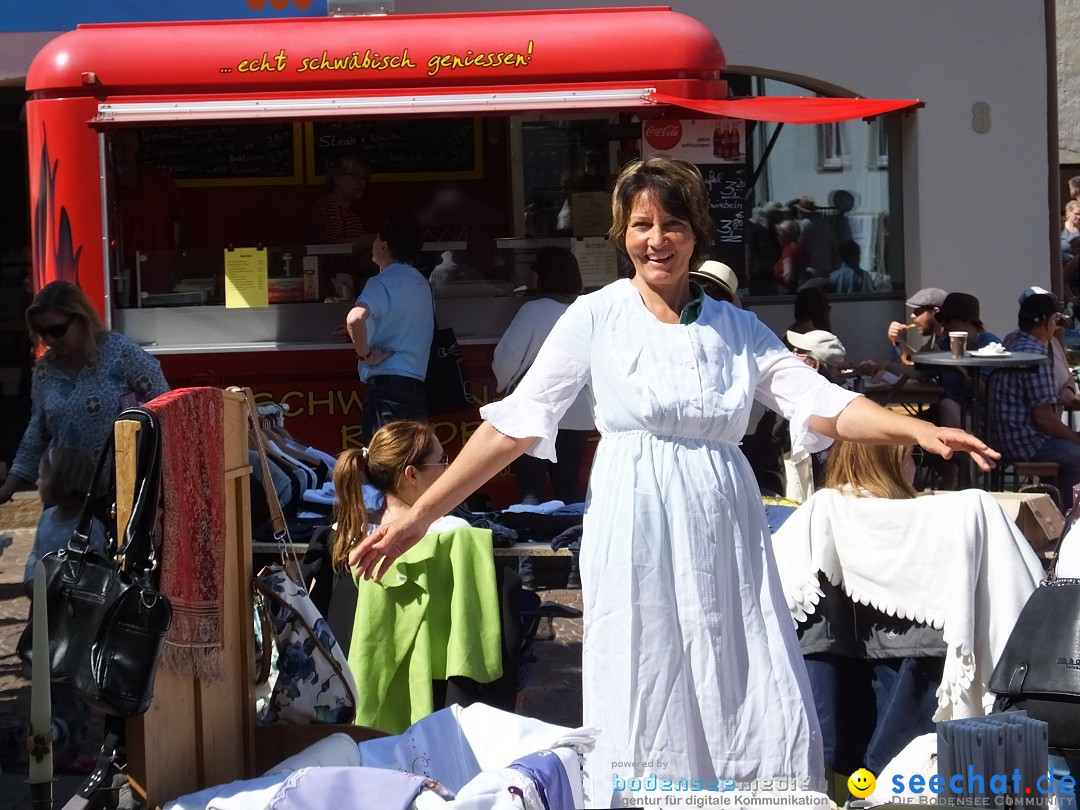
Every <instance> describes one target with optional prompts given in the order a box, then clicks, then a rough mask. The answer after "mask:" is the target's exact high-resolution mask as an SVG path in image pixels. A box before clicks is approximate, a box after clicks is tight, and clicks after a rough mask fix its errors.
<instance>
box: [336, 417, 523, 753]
mask: <svg viewBox="0 0 1080 810" xmlns="http://www.w3.org/2000/svg"><path fill="white" fill-rule="evenodd" d="M447 464H449V459H448V458H447V456H446V454H445V453H444V452H443V448H442V445H441V444H440V443H439V440H438V439H437V438H436V437H435V434H434V433H433V432H432V431H431V427H430V426H429V425H428V424H426V423H425V422H417V421H411V420H398V421H394V422H388V423H387V424H385V425H383V426H382V427H381V428H379V429H378V430H377V431H376V432H375V435H374V436H372V438H371V443H370V444H369V445H368V446H367V447H365V448H361V449H351V450H346V451H345V452H344V453H342V454H341V455H340V456H338V461H337V464H336V465H335V466H334V485H335V487H336V491H337V500H338V503H337V506H336V507H335V512H336V516H337V533H336V535H335V537H334V545H333V548H332V551H331V559H332V561H333V565H334V568H335V569H336V570H337V571H338V572H340V573H342V574H344V575H345V576H344V577H343V579H347V580H352V581H353V582H355V585H356V596H357V601H356V607H355V609H354V611H353V626H352V634H351V637H350V643H349V647H348V659H349V667H350V669H351V670H352V672H353V676H354V677H355V678H356V682H357V683H358V684H360V695H359V697H360V700H359V703H358V705H357V708H356V723H357V724H358V725H364V726H371V727H372V728H377V729H380V730H382V731H385V732H387V733H388V734H400V733H402V732H403V731H404V730H405V729H406V728H408V726H409V725H411V724H412V723H415V722H416V721H417V720H419V719H420V718H422V717H425V716H427V715H428V714H431V713H432V712H433V711H435V710H436V709H439V708H442V703H441V702H440V703H438V704H437V703H436V694H437V692H436V689H435V684H436V683H437V682H439V683H443V685H444V687H445V682H447V681H448V679H450V678H451V677H457V676H460V677H461V678H462V679H464V682H467V681H473V682H475V684H477V685H479V684H484V685H489V684H493V683H494V682H495V681H497V680H501V679H503V675H504V674H505V675H506V677H507V678H509V679H510V680H509V683H510V684H511V687H512V693H511V694H516V691H517V690H516V687H517V671H516V669H514V670H512V671H508V672H506V673H504V672H503V660H502V632H501V626H502V625H501V618H500V613H499V595H498V587H497V584H496V573H495V562H494V556H493V555H492V549H491V531H490V530H488V529H474V528H472V527H471V526H469V524H468V523H467V522H466V521H464V520H462V519H461V518H457V517H441V518H438V519H437V520H436V521H435V522H434V523H432V524H431V525H430V526H428V529H427V533H426V534H425V536H424V542H423V543H420V544H417V546H416V548H415V549H414V550H413V553H412V554H410V555H404V556H402V558H401V559H400V560H399V561H398V564H397V567H396V568H395V570H394V573H393V575H392V576H391V577H388V578H387V580H386V582H385V583H381V584H380V583H375V582H370V581H367V580H356V579H355V578H354V576H353V574H352V572H351V571H350V569H349V565H348V557H349V553H350V552H351V551H352V550H353V548H354V547H356V546H358V545H359V544H360V542H361V541H362V540H363V539H364V538H365V537H367V536H368V535H369V534H370V533H371V532H372V531H374V530H375V529H376V528H378V527H379V526H380V525H382V524H383V523H387V522H389V521H392V520H397V519H399V518H400V517H401V516H402V515H404V514H405V513H406V512H407V511H408V510H409V509H410V508H411V507H412V505H413V503H414V502H415V501H416V500H417V499H418V498H419V497H420V496H421V495H422V494H423V493H424V492H426V491H427V490H428V488H429V487H430V486H431V485H432V484H434V483H435V482H436V481H437V480H438V479H439V476H441V475H442V474H443V472H444V471H445V469H446V466H447ZM365 484H366V485H369V486H371V487H374V488H375V489H377V490H379V491H380V492H381V493H382V495H383V496H384V497H383V499H382V502H381V503H378V504H377V505H376V499H373V498H372V497H371V493H370V492H369V493H368V504H370V505H371V506H372V507H373V508H371V509H369V508H368V506H365V504H364V491H363V490H364V486H365ZM455 694H457V693H455ZM461 694H462V695H466V696H468V695H470V694H472V693H470V692H468V691H467V690H466V691H464V692H461ZM493 694H494V693H493ZM442 699H443V696H442V695H441V693H440V697H439V700H440V701H441V700H442ZM455 699H457V698H455ZM473 699H476V698H473ZM488 699H489V700H490V698H488Z"/></svg>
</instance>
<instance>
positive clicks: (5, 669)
mask: <svg viewBox="0 0 1080 810" xmlns="http://www.w3.org/2000/svg"><path fill="white" fill-rule="evenodd" d="M31 496H32V497H31ZM39 513H40V506H39V505H38V502H37V495H36V493H20V497H19V498H18V499H17V500H16V501H13V502H11V503H8V504H4V505H2V506H0V535H8V536H10V537H11V538H12V544H11V545H10V546H9V547H8V548H6V549H5V550H4V551H3V554H2V555H0V767H2V771H3V773H2V774H0V810H29V808H30V800H29V792H28V788H27V786H26V784H25V779H26V772H27V754H26V726H27V722H28V718H29V715H30V681H29V680H28V679H27V678H26V677H25V676H24V673H23V669H22V664H21V662H20V661H19V659H18V657H17V656H16V654H15V645H16V643H17V642H18V639H19V634H20V633H22V630H23V627H24V626H25V625H26V621H27V617H28V615H29V602H28V601H27V600H26V598H25V597H23V595H22V576H23V568H24V566H25V563H26V557H27V554H28V553H29V551H30V548H31V546H32V544H33V539H34V528H33V527H34V526H35V525H36V524H37V518H38V515H39ZM5 526H6V527H9V528H4V527H5ZM558 562H566V561H556V563H558ZM537 577H538V582H539V584H540V588H541V589H540V591H539V595H540V596H541V598H542V600H543V601H544V602H558V603H560V604H563V605H567V606H570V607H576V608H578V609H580V608H581V591H578V590H573V591H571V590H565V589H562V588H561V585H563V584H565V581H566V570H565V566H562V567H559V566H557V565H556V566H551V567H546V568H538V570H537ZM556 586H560V587H556ZM553 627H554V630H555V638H554V639H539V638H538V640H537V641H535V642H534V644H533V647H532V653H533V655H534V656H535V658H536V660H535V662H533V663H531V664H530V665H529V667H528V670H527V673H526V680H525V684H524V687H523V688H522V690H521V692H520V694H519V696H518V713H520V714H524V715H529V716H531V717H536V718H538V719H540V720H545V721H547V722H549V723H556V724H558V725H563V726H569V727H577V726H580V725H581V637H582V620H581V619H555V620H554V621H553ZM544 629H545V628H544V627H542V628H541V635H543V631H544ZM82 779H83V777H81V776H60V777H58V780H57V783H56V787H55V797H56V806H57V807H61V806H62V805H63V803H64V801H66V800H67V798H69V797H70V796H71V795H73V793H74V791H75V790H76V788H77V787H78V785H79V784H80V782H81V781H82Z"/></svg>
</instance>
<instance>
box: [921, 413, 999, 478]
mask: <svg viewBox="0 0 1080 810" xmlns="http://www.w3.org/2000/svg"><path fill="white" fill-rule="evenodd" d="M919 445H920V446H921V447H922V449H923V450H925V451H927V452H928V453H934V454H935V455H939V456H941V457H942V458H952V455H953V453H955V452H957V451H959V452H964V453H970V454H971V457H972V459H974V460H975V463H976V464H977V465H979V469H980V470H982V471H983V472H990V470H992V469H994V467H996V466H997V460H998V459H999V458H1001V453H999V452H998V451H997V450H994V449H993V448H991V447H989V446H988V445H987V444H986V443H985V442H983V440H982V439H980V438H978V437H977V436H972V435H971V434H970V433H968V432H967V431H964V430H960V428H943V427H938V426H937V425H932V424H930V423H929V422H927V423H926V430H925V431H922V432H921V433H920V435H919Z"/></svg>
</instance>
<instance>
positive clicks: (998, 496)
mask: <svg viewBox="0 0 1080 810" xmlns="http://www.w3.org/2000/svg"><path fill="white" fill-rule="evenodd" d="M939 494H945V493H944V492H937V491H935V492H930V491H927V492H920V493H919V495H920V496H923V495H939ZM990 495H991V496H992V497H993V498H994V500H995V501H997V502H998V503H999V504H1000V505H1001V508H1002V509H1003V510H1005V514H1006V515H1008V516H1009V517H1010V518H1012V521H1013V523H1015V524H1016V526H1017V528H1019V529H1020V532H1021V534H1023V535H1024V537H1025V538H1027V541H1028V542H1029V543H1030V544H1031V547H1032V548H1033V549H1034V550H1035V551H1037V552H1043V551H1047V550H1049V549H1051V548H1052V547H1053V545H1054V543H1056V542H1057V541H1058V538H1059V537H1060V536H1061V532H1062V531H1063V530H1064V528H1065V516H1064V515H1062V514H1061V510H1060V509H1058V508H1057V505H1056V504H1055V503H1054V499H1053V498H1051V497H1050V496H1049V495H1047V494H1046V493H1045V492H991V493H990Z"/></svg>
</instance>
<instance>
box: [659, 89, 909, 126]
mask: <svg viewBox="0 0 1080 810" xmlns="http://www.w3.org/2000/svg"><path fill="white" fill-rule="evenodd" d="M648 98H649V100H651V101H656V102H659V103H661V104H673V105H675V106H676V107H684V108H685V109H688V110H697V111H698V112H703V113H708V114H709V115H723V116H727V117H728V118H745V119H747V120H750V121H773V122H777V123H784V124H828V123H831V122H833V121H850V120H853V119H856V118H873V117H874V116H877V115H883V114H884V113H890V112H896V111H897V110H906V109H911V108H915V107H922V106H923V102H922V101H919V100H918V99H884V98H817V97H813V98H791V97H785V96H759V97H757V98H735V99H707V98H683V97H681V96H672V95H668V94H667V93H650V94H649V96H648Z"/></svg>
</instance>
